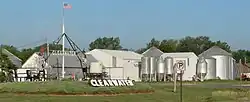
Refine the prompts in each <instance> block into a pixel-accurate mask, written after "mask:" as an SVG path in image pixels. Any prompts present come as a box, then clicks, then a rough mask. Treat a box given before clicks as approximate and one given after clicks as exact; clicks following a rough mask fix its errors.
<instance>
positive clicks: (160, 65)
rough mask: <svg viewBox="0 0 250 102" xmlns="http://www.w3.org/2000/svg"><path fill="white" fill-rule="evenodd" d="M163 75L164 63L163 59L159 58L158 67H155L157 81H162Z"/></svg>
mask: <svg viewBox="0 0 250 102" xmlns="http://www.w3.org/2000/svg"><path fill="white" fill-rule="evenodd" d="M164 74H165V63H164V60H163V58H161V57H160V58H159V60H158V66H157V80H158V81H162V80H163V78H164V76H165V75H164Z"/></svg>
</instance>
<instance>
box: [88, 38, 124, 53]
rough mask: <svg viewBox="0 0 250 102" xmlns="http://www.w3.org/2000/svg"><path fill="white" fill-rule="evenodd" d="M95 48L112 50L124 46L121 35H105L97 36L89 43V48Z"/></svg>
mask: <svg viewBox="0 0 250 102" xmlns="http://www.w3.org/2000/svg"><path fill="white" fill-rule="evenodd" d="M93 49H110V50H120V49H122V46H121V45H120V38H119V37H115V38H114V37H109V38H108V37H103V38H97V39H96V40H95V41H93V42H91V43H90V44H89V50H93Z"/></svg>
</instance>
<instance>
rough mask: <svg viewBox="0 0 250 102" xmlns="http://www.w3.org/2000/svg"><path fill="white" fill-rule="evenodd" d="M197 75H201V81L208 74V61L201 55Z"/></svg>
mask: <svg viewBox="0 0 250 102" xmlns="http://www.w3.org/2000/svg"><path fill="white" fill-rule="evenodd" d="M197 74H198V75H197V76H199V77H200V79H201V81H203V80H204V77H205V76H206V74H207V62H206V60H205V58H204V57H200V58H199V60H198V63H197Z"/></svg>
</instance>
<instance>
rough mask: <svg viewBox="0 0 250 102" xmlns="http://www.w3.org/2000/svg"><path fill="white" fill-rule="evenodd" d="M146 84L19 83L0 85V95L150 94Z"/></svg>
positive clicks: (149, 87)
mask: <svg viewBox="0 0 250 102" xmlns="http://www.w3.org/2000/svg"><path fill="white" fill-rule="evenodd" d="M151 91H153V88H152V87H151V86H150V85H148V84H142V83H138V84H136V85H135V86H133V87H131V86H130V87H92V86H90V85H88V83H87V82H79V81H47V82H19V83H2V84H0V93H22V94H71V95H72V94H119V93H130V92H133V93H136V92H151Z"/></svg>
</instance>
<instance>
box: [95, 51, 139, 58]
mask: <svg viewBox="0 0 250 102" xmlns="http://www.w3.org/2000/svg"><path fill="white" fill-rule="evenodd" d="M94 50H99V51H102V52H105V53H107V54H109V55H112V56H115V57H119V58H122V59H139V60H140V59H141V57H142V55H141V54H138V53H135V52H133V51H124V50H107V49H94Z"/></svg>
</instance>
